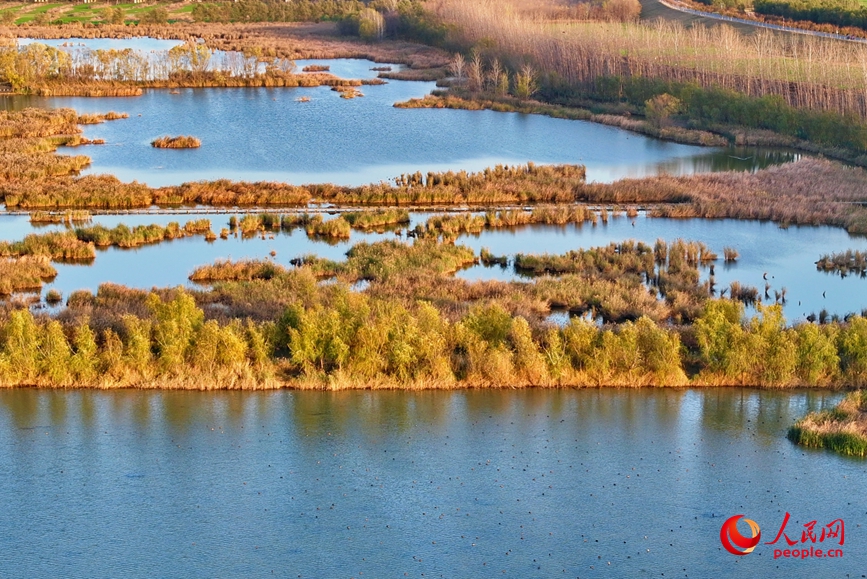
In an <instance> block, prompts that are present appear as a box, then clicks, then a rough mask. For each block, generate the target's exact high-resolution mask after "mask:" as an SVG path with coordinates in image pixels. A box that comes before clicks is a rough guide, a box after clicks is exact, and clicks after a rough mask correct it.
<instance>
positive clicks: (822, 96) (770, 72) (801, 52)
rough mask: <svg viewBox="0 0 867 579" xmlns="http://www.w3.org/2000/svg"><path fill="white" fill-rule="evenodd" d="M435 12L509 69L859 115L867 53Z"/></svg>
mask: <svg viewBox="0 0 867 579" xmlns="http://www.w3.org/2000/svg"><path fill="white" fill-rule="evenodd" d="M436 11H437V13H438V14H439V15H440V17H441V18H442V19H443V20H444V21H445V22H447V23H449V24H452V25H453V26H454V27H455V29H454V34H455V35H456V37H457V38H460V39H461V41H462V44H463V45H465V46H473V45H476V44H477V43H480V42H482V41H483V40H484V43H486V44H488V45H491V46H494V47H496V52H497V53H498V54H499V56H500V57H501V58H502V59H504V60H506V61H508V62H509V63H513V64H514V66H513V68H515V69H517V68H518V66H519V63H521V62H526V61H527V59H530V60H532V61H533V63H534V64H535V65H536V66H537V67H538V68H539V69H541V70H543V71H545V72H550V73H556V74H557V75H558V76H559V77H560V78H562V79H563V80H564V81H566V82H567V83H569V84H572V85H578V84H583V85H588V86H591V87H592V86H593V85H594V83H596V82H597V81H602V80H603V79H606V78H612V77H622V78H628V77H645V78H651V79H659V80H662V81H670V82H678V83H685V82H693V83H697V84H698V85H699V86H702V87H706V88H707V87H721V88H724V89H731V90H735V91H738V92H740V93H743V94H747V95H750V96H763V95H768V94H773V95H779V96H780V97H782V98H783V99H784V100H785V102H787V103H789V104H790V105H792V106H795V107H804V108H811V109H821V110H829V111H835V112H840V113H851V114H855V115H857V116H859V117H861V118H865V117H867V99H865V97H864V88H865V86H867V48H865V47H862V46H858V45H852V44H847V43H840V42H828V41H825V40H824V39H821V38H815V37H811V36H803V37H801V36H798V35H775V34H773V33H770V32H758V33H756V34H755V35H753V36H752V37H745V36H741V35H740V34H738V33H737V32H736V31H735V30H733V29H731V28H729V27H727V26H715V27H711V28H705V27H703V26H693V27H691V28H684V27H683V26H682V25H681V24H679V23H676V22H664V21H659V22H656V23H652V24H650V25H648V24H607V23H601V22H574V21H573V22H562V23H561V22H551V21H547V20H539V19H534V18H532V17H528V16H526V15H525V14H523V13H522V11H521V10H520V9H519V8H516V5H515V4H513V3H508V2H507V3H502V2H496V3H495V2H490V1H488V0H473V1H458V0H442V1H441V2H440V3H439V4H438V7H437V9H436ZM601 88H602V87H596V89H597V90H600V89H601ZM606 90H607V88H606Z"/></svg>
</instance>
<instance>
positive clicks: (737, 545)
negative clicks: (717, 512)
mask: <svg viewBox="0 0 867 579" xmlns="http://www.w3.org/2000/svg"><path fill="white" fill-rule="evenodd" d="M743 518H744V516H743V515H735V516H733V517H731V518H729V519H727V520H726V522H725V523H723V526H722V528H721V529H720V530H719V540H720V542H722V546H723V547H725V549H726V551H728V552H729V553H731V554H732V555H746V554H748V553H752V552H753V549H755V548H756V545H758V544H759V541H761V539H762V531H761V530H760V529H759V525H758V523H756V522H755V521H751V520H750V519H744V522H745V523H746V524H747V525H749V526H750V533H751V535H750V536H749V537H744V536H743V535H741V532H740V531H738V521H740V520H741V519H743Z"/></svg>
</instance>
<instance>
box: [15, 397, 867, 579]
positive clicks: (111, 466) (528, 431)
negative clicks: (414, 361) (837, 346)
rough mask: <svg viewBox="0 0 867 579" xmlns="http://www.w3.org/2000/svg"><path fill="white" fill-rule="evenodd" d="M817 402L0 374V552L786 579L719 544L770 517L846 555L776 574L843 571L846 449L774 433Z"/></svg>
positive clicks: (185, 571) (116, 564)
mask: <svg viewBox="0 0 867 579" xmlns="http://www.w3.org/2000/svg"><path fill="white" fill-rule="evenodd" d="M839 396H840V395H839V394H831V393H827V392H821V391H818V392H811V391H798V392H772V391H753V390H741V389H722V390H721V389H701V390H699V389H696V390H676V389H653V390H650V389H648V390H614V389H610V390H553V391H549V390H530V391H512V390H504V391H454V392H417V393H406V392H286V391H280V392H263V393H239V392H211V393H203V392H145V391H109V392H99V391H71V392H62V391H39V390H11V391H0V461H2V464H4V465H5V466H4V468H3V469H2V470H0V484H2V486H3V489H4V496H5V499H4V501H3V502H2V503H0V520H2V521H3V523H4V525H5V526H6V528H8V529H15V532H10V533H4V534H3V535H2V538H0V545H2V547H3V548H2V549H0V569H2V570H3V572H4V575H9V576H68V577H72V576H81V577H84V576H87V577H91V576H118V575H121V574H122V575H124V576H128V577H153V576H165V575H166V574H168V575H171V576H220V577H250V576H260V575H270V574H271V573H270V572H271V570H272V569H273V570H274V571H275V573H274V574H275V575H276V576H281V577H297V576H299V575H301V576H303V577H310V576H315V577H335V576H356V577H357V576H372V577H386V576H387V577H391V576H403V574H404V573H407V574H408V575H412V576H421V574H424V575H425V576H431V575H432V574H433V575H442V576H445V577H452V576H454V570H455V569H458V568H460V569H461V572H460V575H461V576H462V577H480V578H486V577H490V576H491V575H492V572H491V570H492V569H494V570H496V573H495V574H497V575H501V574H504V573H503V572H505V575H506V576H517V577H550V576H554V575H557V576H560V575H565V576H573V577H574V576H581V577H583V576H597V575H598V574H600V573H599V569H600V568H601V569H605V570H606V571H607V573H606V575H609V576H617V577H635V576H643V575H646V574H648V573H647V570H650V569H652V570H653V573H654V575H656V576H661V574H662V573H664V574H665V576H666V577H670V576H684V575H687V576H692V577H720V576H726V577H757V576H761V577H787V576H791V570H781V569H780V568H778V567H777V564H778V562H775V561H774V560H773V559H772V553H771V551H770V550H769V548H767V547H764V546H763V547H761V548H760V549H757V550H756V552H755V553H754V554H752V555H751V556H750V558H749V560H748V561H747V560H743V561H740V560H739V561H737V562H735V561H733V560H732V556H731V555H729V554H727V553H725V552H724V551H722V549H721V548H720V546H719V527H720V524H721V522H722V520H724V518H727V517H728V516H731V515H732V514H735V513H748V516H750V517H751V518H753V519H754V520H756V521H758V522H759V524H760V525H761V526H762V528H763V530H764V529H766V528H767V529H771V528H773V529H776V528H777V527H778V525H779V523H780V521H781V517H782V513H784V512H786V511H789V512H791V513H792V516H793V519H796V520H797V523H795V522H794V521H793V523H791V524H792V529H795V527H796V526H799V525H801V524H802V523H803V522H805V521H809V520H812V519H821V520H822V521H825V522H827V521H830V520H831V519H834V518H838V517H843V518H845V521H846V523H847V529H846V530H847V534H846V544H845V549H846V556H845V558H844V559H840V560H837V561H833V562H828V561H817V560H806V561H802V562H798V563H799V566H798V572H797V575H799V576H806V575H811V576H826V577H827V576H845V574H846V573H855V572H858V573H859V574H860V572H861V570H863V569H864V568H865V565H867V550H865V548H864V547H865V546H867V544H865V537H864V534H863V532H862V529H861V528H859V527H857V524H858V522H859V520H860V519H859V516H860V514H861V513H863V512H865V511H867V499H865V498H864V497H865V493H864V490H865V489H864V486H863V481H864V480H865V479H864V475H865V474H867V473H865V470H867V469H865V464H864V463H863V461H854V460H849V459H844V458H841V457H838V456H836V455H833V454H830V453H825V452H815V451H805V450H802V449H799V448H797V447H794V446H793V445H792V444H791V443H789V442H788V441H787V440H786V439H785V431H786V429H787V428H788V426H789V425H790V424H791V423H792V422H793V421H794V420H795V419H796V418H797V417H799V416H800V415H802V414H803V413H804V412H806V411H808V410H816V409H821V408H827V407H829V406H830V405H832V404H834V403H835V402H836V401H837V400H838V399H839ZM792 534H793V533H792ZM47 553H55V554H57V556H51V557H49V556H45V555H46V554H47ZM609 562H610V568H609Z"/></svg>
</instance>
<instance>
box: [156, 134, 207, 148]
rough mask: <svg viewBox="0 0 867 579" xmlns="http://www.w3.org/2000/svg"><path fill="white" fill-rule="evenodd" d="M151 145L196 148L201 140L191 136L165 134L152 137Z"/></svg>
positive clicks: (200, 144) (199, 145)
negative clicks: (164, 135) (155, 137)
mask: <svg viewBox="0 0 867 579" xmlns="http://www.w3.org/2000/svg"><path fill="white" fill-rule="evenodd" d="M151 146H152V147H154V148H156V149H198V148H199V147H201V146H202V141H201V140H199V139H197V138H196V137H192V136H183V135H182V136H179V137H168V136H166V137H160V138H158V139H154V140H153V141H151Z"/></svg>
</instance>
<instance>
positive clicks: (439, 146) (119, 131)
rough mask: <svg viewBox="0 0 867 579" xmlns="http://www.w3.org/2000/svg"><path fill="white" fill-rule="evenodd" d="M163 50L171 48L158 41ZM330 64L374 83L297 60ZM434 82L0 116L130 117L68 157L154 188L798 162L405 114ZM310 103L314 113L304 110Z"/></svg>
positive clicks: (428, 112)
mask: <svg viewBox="0 0 867 579" xmlns="http://www.w3.org/2000/svg"><path fill="white" fill-rule="evenodd" d="M161 42H165V41H161ZM297 64H298V67H299V68H301V67H303V66H306V65H308V64H326V65H329V66H330V67H331V72H333V73H334V74H336V75H338V76H340V77H342V78H358V79H370V78H374V77H375V76H376V74H377V73H376V72H374V71H371V70H370V69H371V68H372V67H376V66H382V65H377V64H376V63H373V62H371V61H368V60H326V61H298V62H297ZM434 88H435V86H434V83H431V82H408V81H389V82H388V84H385V85H379V86H363V87H361V91H362V92H363V93H364V95H365V96H364V97H362V98H355V99H351V100H347V99H343V98H340V95H339V93H337V92H334V91H332V90H331V89H330V88H329V87H317V88H297V89H286V88H273V89H269V88H249V89H181V90H179V91H174V92H176V93H177V94H172V91H169V90H149V91H145V93H144V94H143V95H142V96H140V97H122V98H86V97H51V98H41V97H29V96H12V97H0V107H5V108H22V107H25V106H38V107H47V108H57V107H72V108H74V109H76V110H77V111H79V112H81V113H98V112H106V111H109V110H115V111H118V112H126V113H129V115H130V118H129V119H125V120H120V121H113V122H108V123H103V124H100V125H91V126H87V127H85V130H84V134H85V135H86V136H87V137H88V138H99V139H105V141H106V143H107V144H106V145H104V146H96V147H86V148H79V149H70V150H63V152H68V153H73V152H74V153H77V154H86V155H88V156H89V157H91V158H92V159H93V164H92V165H91V167H90V168H89V169H87V170H86V171H85V173H111V174H114V175H117V176H118V177H119V178H120V179H122V180H124V181H132V180H138V181H140V182H145V183H147V184H148V185H151V186H162V185H170V184H179V183H182V182H185V181H196V180H202V179H216V178H228V179H235V180H248V181H261V180H264V181H284V182H289V183H296V184H301V183H321V182H332V183H339V184H346V185H362V184H366V183H372V182H378V181H382V180H388V179H391V178H394V177H396V176H397V175H400V174H401V173H414V172H416V171H422V172H427V171H443V170H460V169H466V170H473V171H478V170H481V169H484V168H485V167H489V166H493V165H495V164H498V163H503V164H516V163H526V162H528V161H534V162H537V163H577V164H583V165H586V166H587V177H588V180H590V181H612V180H615V179H618V178H621V177H643V176H647V175H656V174H659V173H670V174H687V173H695V172H708V171H720V170H726V169H738V170H754V169H757V168H760V167H763V166H766V165H769V164H776V163H781V162H786V161H790V160H792V159H794V158H797V154H795V153H789V152H784V151H776V150H772V149H731V150H729V149H719V148H705V147H693V146H688V145H680V144H676V143H670V142H665V141H660V140H657V139H652V138H649V137H644V136H642V135H638V134H636V133H631V132H629V131H624V130H622V129H617V128H614V127H609V126H605V125H599V124H595V123H589V122H584V121H568V120H563V119H552V118H548V117H543V116H539V115H523V114H516V113H497V112H493V111H458V110H444V109H436V110H432V109H417V110H407V109H397V108H394V107H393V104H394V103H395V102H399V101H406V100H408V99H410V98H417V97H422V96H424V95H426V94H428V93H429V92H430V91H431V90H432V89H434ZM301 97H307V98H309V99H310V100H309V102H298V100H297V99H299V98H301ZM164 135H173V136H174V135H194V136H196V137H199V138H200V139H201V141H202V147H201V148H199V149H195V150H165V149H154V148H153V147H151V146H150V142H151V141H152V140H154V139H155V138H157V137H160V136H164Z"/></svg>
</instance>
